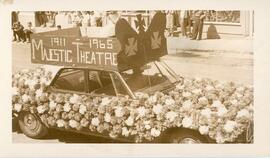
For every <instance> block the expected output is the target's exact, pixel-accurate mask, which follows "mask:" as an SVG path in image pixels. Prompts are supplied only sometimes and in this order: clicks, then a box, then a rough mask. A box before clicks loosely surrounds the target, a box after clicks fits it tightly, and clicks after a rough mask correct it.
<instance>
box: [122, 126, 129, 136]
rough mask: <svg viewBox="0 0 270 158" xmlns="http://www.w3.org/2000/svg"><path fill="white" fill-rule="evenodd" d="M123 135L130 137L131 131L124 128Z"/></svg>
mask: <svg viewBox="0 0 270 158" xmlns="http://www.w3.org/2000/svg"><path fill="white" fill-rule="evenodd" d="M122 135H123V136H125V137H128V136H129V130H128V129H127V127H123V128H122Z"/></svg>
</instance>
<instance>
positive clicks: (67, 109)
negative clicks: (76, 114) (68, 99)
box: [63, 103, 71, 112]
mask: <svg viewBox="0 0 270 158" xmlns="http://www.w3.org/2000/svg"><path fill="white" fill-rule="evenodd" d="M63 109H64V111H65V112H69V111H70V110H71V105H70V104H69V103H65V105H64V106H63Z"/></svg>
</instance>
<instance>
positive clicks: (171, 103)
mask: <svg viewBox="0 0 270 158" xmlns="http://www.w3.org/2000/svg"><path fill="white" fill-rule="evenodd" d="M174 103H175V101H174V100H173V99H172V98H169V99H166V100H165V104H166V105H174Z"/></svg>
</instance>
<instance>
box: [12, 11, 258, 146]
mask: <svg viewBox="0 0 270 158" xmlns="http://www.w3.org/2000/svg"><path fill="white" fill-rule="evenodd" d="M137 19H138V20H137V21H136V24H137V25H136V26H137V27H138V33H137V32H136V31H135V30H134V29H133V28H132V27H131V26H130V25H129V24H128V22H127V21H126V20H125V19H119V20H118V22H117V23H116V26H115V36H113V37H85V36H82V35H81V33H80V32H81V30H80V28H71V29H63V30H58V31H51V32H46V33H37V34H33V35H32V36H31V60H32V62H33V63H38V64H44V65H45V66H40V67H37V68H34V69H25V70H21V71H18V72H16V73H14V74H13V76H12V92H13V93H12V110H13V114H14V116H15V117H18V120H19V126H20V128H21V130H22V132H23V133H24V134H25V135H27V136H29V137H31V138H43V137H45V136H46V135H47V134H48V131H49V129H50V128H56V129H62V130H66V131H73V132H79V133H83V134H89V135H95V136H101V137H107V138H111V139H116V140H119V141H123V142H136V143H146V142H147V143H148V142H152V143H153V142H154V143H251V142H252V141H253V87H252V86H249V85H241V84H237V83H233V82H220V81H215V80H211V79H204V78H202V79H201V78H183V77H180V76H179V75H177V74H176V73H175V72H174V71H173V70H172V69H171V68H170V67H169V66H168V65H167V64H166V62H164V61H163V60H162V56H164V55H166V54H167V47H166V38H165V36H164V30H165V23H166V17H165V15H164V14H163V13H161V12H158V13H156V14H155V16H154V17H153V19H152V21H151V23H150V25H149V27H148V28H147V30H146V31H145V28H144V25H143V20H142V19H141V17H140V15H138V17H137Z"/></svg>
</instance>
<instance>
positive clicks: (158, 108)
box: [153, 104, 163, 115]
mask: <svg viewBox="0 0 270 158" xmlns="http://www.w3.org/2000/svg"><path fill="white" fill-rule="evenodd" d="M162 109H163V107H162V105H161V104H157V105H154V106H153V112H154V113H155V114H156V115H158V114H160V113H161V112H162Z"/></svg>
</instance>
